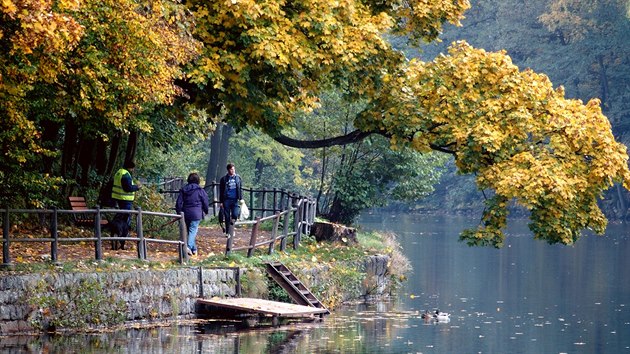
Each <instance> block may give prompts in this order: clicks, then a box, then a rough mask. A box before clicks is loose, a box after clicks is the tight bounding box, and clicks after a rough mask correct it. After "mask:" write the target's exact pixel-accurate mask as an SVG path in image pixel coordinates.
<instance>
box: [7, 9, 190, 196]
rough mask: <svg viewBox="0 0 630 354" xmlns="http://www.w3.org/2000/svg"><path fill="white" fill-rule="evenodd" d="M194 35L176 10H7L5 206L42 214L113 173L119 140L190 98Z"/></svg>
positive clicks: (149, 125)
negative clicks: (157, 111) (71, 187)
mask: <svg viewBox="0 0 630 354" xmlns="http://www.w3.org/2000/svg"><path fill="white" fill-rule="evenodd" d="M191 29H192V19H191V17H190V15H189V13H188V12H186V9H185V8H184V7H182V6H181V5H179V4H177V3H174V2H171V1H159V0H156V1H144V2H136V1H118V0H116V1H113V0H104V1H100V0H99V1H91V0H88V1H81V2H78V1H52V0H19V1H12V0H9V1H3V2H2V4H0V46H1V47H2V48H3V50H2V54H0V114H1V115H2V128H3V129H2V131H3V132H2V134H3V135H2V136H1V137H0V141H1V144H2V155H1V156H0V159H2V162H3V163H2V165H3V168H2V171H0V182H1V183H2V185H3V186H5V187H3V192H2V193H4V194H3V195H2V196H1V199H2V202H3V203H6V202H8V201H10V200H13V201H14V202H15V201H19V200H26V201H29V202H31V203H34V204H36V205H42V203H49V202H52V200H51V199H49V197H50V196H53V195H54V194H51V193H44V192H45V191H48V192H50V191H51V190H53V189H54V187H55V186H58V185H60V184H61V183H70V182H71V181H72V180H79V179H80V180H82V182H83V183H85V182H86V180H87V179H88V177H89V176H90V173H94V171H93V170H94V169H95V168H96V167H99V168H98V170H97V171H96V172H97V173H100V174H105V173H106V171H107V169H108V168H107V167H105V166H104V165H103V163H104V162H106V161H107V159H108V156H106V155H105V152H106V151H107V149H108V148H111V150H110V157H111V159H112V160H114V161H115V158H116V157H117V147H118V146H120V142H119V139H121V138H124V137H126V136H131V137H134V138H135V137H137V132H139V131H144V132H149V131H151V130H152V129H153V123H154V122H153V121H151V115H150V114H149V113H150V112H151V111H152V110H153V109H154V108H155V107H157V106H160V105H169V104H171V103H172V102H173V99H174V98H175V97H177V96H178V95H181V94H182V91H181V89H180V88H179V87H178V86H176V85H175V84H174V80H175V79H176V78H179V77H181V75H182V68H181V67H182V65H183V64H185V63H186V62H188V61H189V60H191V59H192V58H193V57H194V56H195V55H196V53H197V52H198V49H199V43H198V42H196V41H195V40H194V39H193V38H192V36H191V34H190V31H191ZM177 117H178V116H177V115H173V116H171V117H170V119H174V120H177ZM131 141H132V144H129V145H130V146H131V147H132V148H133V151H135V143H133V142H134V141H135V140H134V139H131ZM56 150H61V154H58V153H57V152H56ZM129 152H130V151H128V154H127V155H129ZM97 163H100V164H101V165H97ZM105 164H106V163H105ZM111 168H113V167H112V164H111V163H110V166H109V169H110V170H111ZM64 181H65V182H64Z"/></svg>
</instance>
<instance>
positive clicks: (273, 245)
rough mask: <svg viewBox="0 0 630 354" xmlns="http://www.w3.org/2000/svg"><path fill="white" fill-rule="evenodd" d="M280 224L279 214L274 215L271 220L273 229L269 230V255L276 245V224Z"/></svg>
mask: <svg viewBox="0 0 630 354" xmlns="http://www.w3.org/2000/svg"><path fill="white" fill-rule="evenodd" d="M279 223H280V212H277V213H276V218H275V219H273V229H271V243H270V244H269V252H268V253H269V254H272V253H273V248H274V247H275V245H276V240H277V239H278V224H279Z"/></svg>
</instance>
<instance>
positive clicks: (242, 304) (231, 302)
mask: <svg viewBox="0 0 630 354" xmlns="http://www.w3.org/2000/svg"><path fill="white" fill-rule="evenodd" d="M197 303H198V304H200V305H205V306H210V307H211V308H212V307H214V308H217V309H218V310H219V312H221V310H223V311H225V310H228V311H229V312H235V313H239V314H250V315H265V316H277V317H285V318H295V317H312V316H315V315H320V316H321V315H324V314H328V313H329V312H328V310H327V309H322V308H317V307H311V306H302V305H295V304H288V303H285V302H277V301H270V300H262V299H253V298H227V299H222V298H212V299H198V300H197Z"/></svg>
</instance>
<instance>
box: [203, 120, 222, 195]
mask: <svg viewBox="0 0 630 354" xmlns="http://www.w3.org/2000/svg"><path fill="white" fill-rule="evenodd" d="M220 152H221V125H217V128H216V129H215V130H214V132H213V133H212V135H211V136H210V154H209V155H210V156H209V158H208V167H207V168H206V186H208V185H210V183H212V182H213V181H214V182H218V179H217V176H218V175H219V174H220V172H221V169H220V168H219V154H220Z"/></svg>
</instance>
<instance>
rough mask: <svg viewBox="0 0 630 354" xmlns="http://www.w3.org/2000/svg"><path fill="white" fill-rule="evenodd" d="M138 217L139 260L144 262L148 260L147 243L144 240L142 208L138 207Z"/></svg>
mask: <svg viewBox="0 0 630 354" xmlns="http://www.w3.org/2000/svg"><path fill="white" fill-rule="evenodd" d="M137 209H138V216H137V217H136V232H137V233H138V238H139V240H138V258H140V259H142V260H143V261H146V260H147V243H146V242H145V240H144V232H143V231H142V208H141V207H138V208H137Z"/></svg>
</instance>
